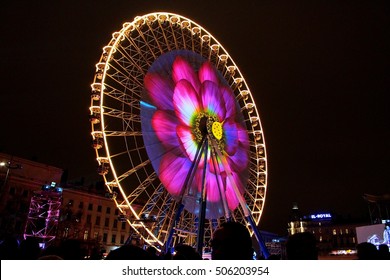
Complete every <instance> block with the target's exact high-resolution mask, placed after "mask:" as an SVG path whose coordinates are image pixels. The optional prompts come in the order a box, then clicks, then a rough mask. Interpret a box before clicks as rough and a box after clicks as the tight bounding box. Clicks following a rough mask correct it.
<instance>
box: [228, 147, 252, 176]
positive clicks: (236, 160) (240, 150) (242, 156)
mask: <svg viewBox="0 0 390 280" xmlns="http://www.w3.org/2000/svg"><path fill="white" fill-rule="evenodd" d="M227 159H228V163H229V166H230V168H231V169H232V171H235V172H240V171H243V170H245V169H246V168H247V166H248V162H249V151H248V149H245V148H244V147H243V146H242V145H238V146H237V150H236V152H235V153H234V155H232V156H228V157H227Z"/></svg>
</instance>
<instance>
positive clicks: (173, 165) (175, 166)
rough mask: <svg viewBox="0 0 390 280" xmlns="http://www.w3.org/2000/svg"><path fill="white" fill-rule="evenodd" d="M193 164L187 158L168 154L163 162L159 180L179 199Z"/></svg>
mask: <svg viewBox="0 0 390 280" xmlns="http://www.w3.org/2000/svg"><path fill="white" fill-rule="evenodd" d="M190 167H191V162H190V161H189V160H188V159H187V158H183V157H177V156H176V155H174V154H173V153H166V154H165V155H164V157H163V158H162V160H161V164H160V168H159V178H160V180H161V183H162V184H163V185H164V186H165V188H166V189H167V191H168V192H169V193H170V194H171V195H173V196H174V197H177V196H179V195H180V194H181V191H182V189H183V187H185V186H184V181H185V179H186V176H187V173H188V172H189V170H190Z"/></svg>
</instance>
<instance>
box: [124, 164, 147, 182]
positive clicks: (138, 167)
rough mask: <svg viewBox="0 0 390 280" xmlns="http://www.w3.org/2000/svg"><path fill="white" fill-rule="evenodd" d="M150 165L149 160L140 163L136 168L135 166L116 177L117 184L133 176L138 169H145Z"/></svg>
mask: <svg viewBox="0 0 390 280" xmlns="http://www.w3.org/2000/svg"><path fill="white" fill-rule="evenodd" d="M148 164H150V160H146V161H144V162H142V163H140V164H139V165H138V166H135V167H134V168H132V169H130V170H128V171H126V172H125V173H123V174H121V175H119V176H117V178H118V182H121V181H122V180H124V179H126V178H127V177H129V176H130V175H131V174H134V173H135V172H137V171H138V170H139V169H141V168H143V167H145V166H146V165H148Z"/></svg>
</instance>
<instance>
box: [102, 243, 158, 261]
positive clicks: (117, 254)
mask: <svg viewBox="0 0 390 280" xmlns="http://www.w3.org/2000/svg"><path fill="white" fill-rule="evenodd" d="M153 259H154V260H155V258H153V257H152V256H151V255H150V254H149V253H148V252H146V251H145V250H144V249H142V248H140V247H138V246H134V245H131V244H128V245H122V246H121V247H119V248H117V249H115V250H112V251H111V252H110V253H108V255H107V257H106V260H153Z"/></svg>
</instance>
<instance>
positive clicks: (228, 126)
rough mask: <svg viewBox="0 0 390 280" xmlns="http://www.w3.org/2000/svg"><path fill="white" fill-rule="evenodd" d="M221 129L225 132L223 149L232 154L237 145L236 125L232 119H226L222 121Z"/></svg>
mask: <svg viewBox="0 0 390 280" xmlns="http://www.w3.org/2000/svg"><path fill="white" fill-rule="evenodd" d="M223 131H224V133H225V139H226V146H225V151H226V152H227V153H228V155H230V156H232V155H234V154H235V153H236V151H237V146H238V131H237V125H236V123H235V122H234V121H232V120H227V121H225V122H224V123H223Z"/></svg>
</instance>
